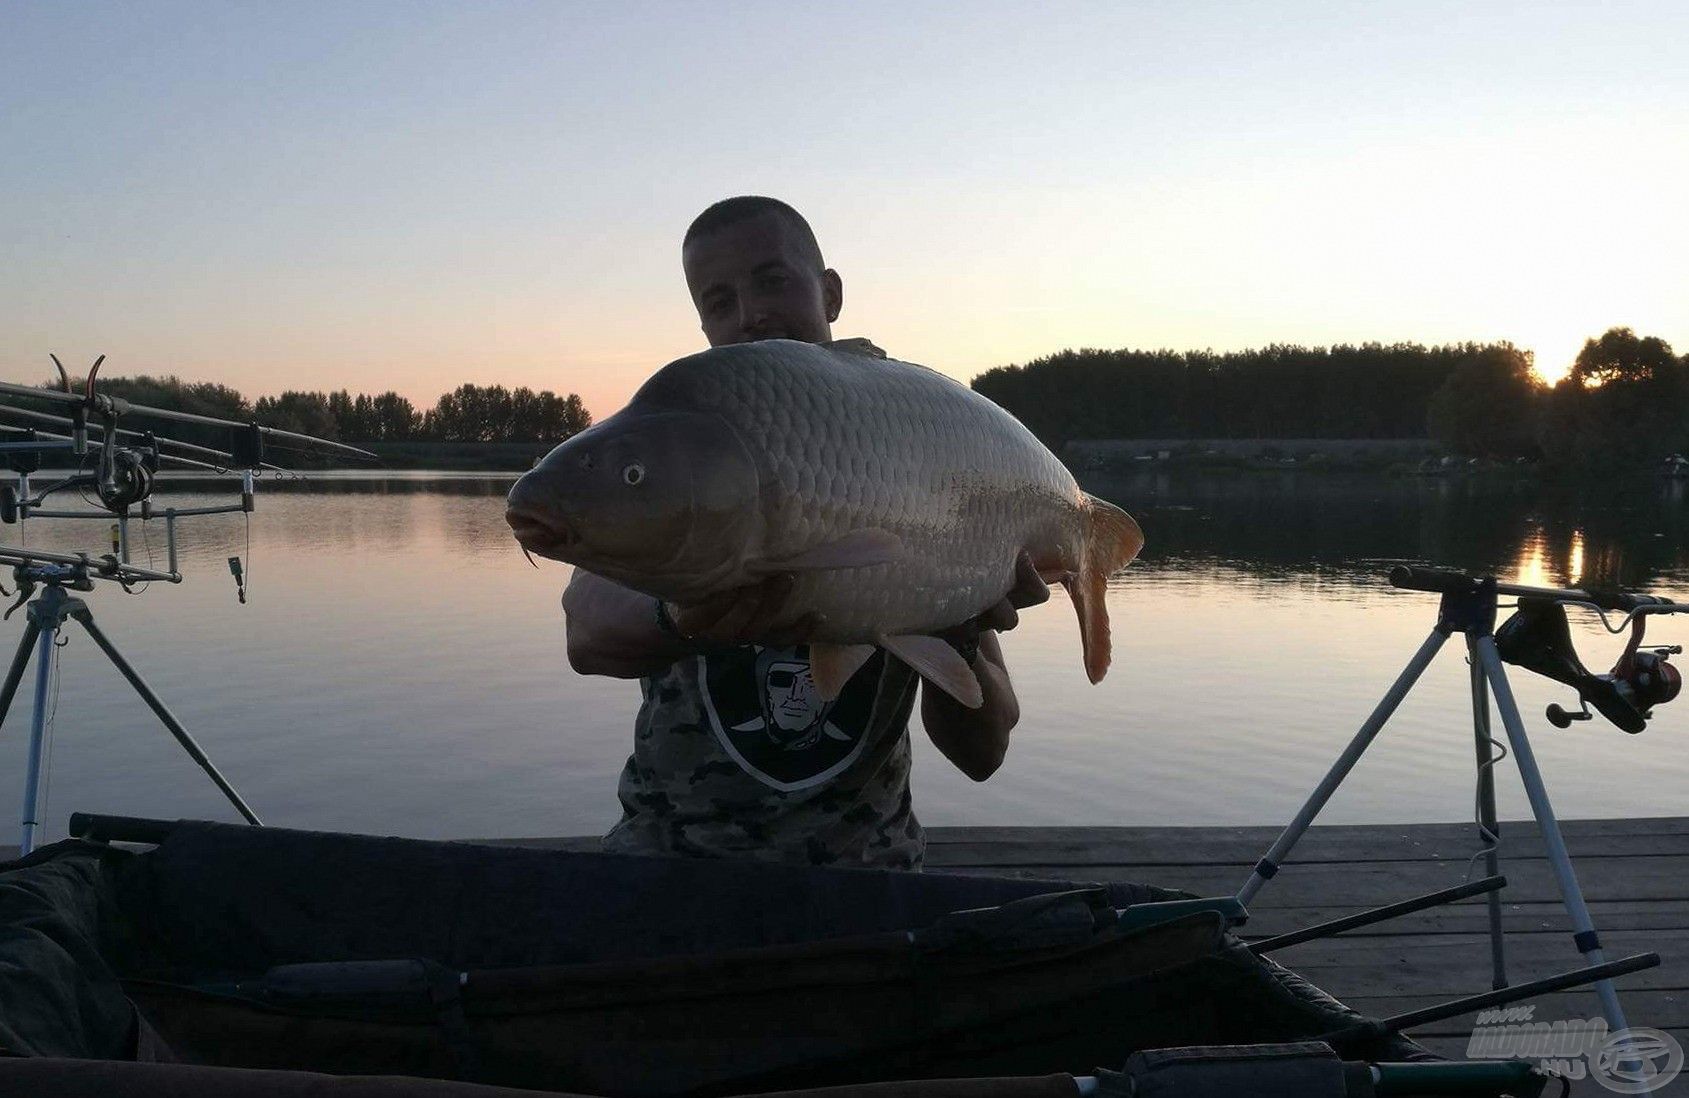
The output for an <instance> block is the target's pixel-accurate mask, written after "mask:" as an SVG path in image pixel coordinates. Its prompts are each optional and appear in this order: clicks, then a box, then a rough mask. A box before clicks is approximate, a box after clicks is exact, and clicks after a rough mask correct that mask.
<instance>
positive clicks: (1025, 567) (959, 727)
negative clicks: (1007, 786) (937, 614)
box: [921, 553, 1050, 782]
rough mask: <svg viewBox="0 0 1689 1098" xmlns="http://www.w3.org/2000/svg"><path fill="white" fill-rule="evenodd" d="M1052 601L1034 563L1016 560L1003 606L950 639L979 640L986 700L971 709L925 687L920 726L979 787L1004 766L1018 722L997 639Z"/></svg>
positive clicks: (977, 659)
mask: <svg viewBox="0 0 1689 1098" xmlns="http://www.w3.org/2000/svg"><path fill="white" fill-rule="evenodd" d="M1049 598H1050V587H1049V585H1048V584H1046V583H1045V582H1044V579H1043V577H1042V576H1040V575H1039V574H1038V569H1037V568H1036V567H1035V566H1034V565H1033V563H1032V558H1031V557H1030V556H1028V555H1027V554H1025V553H1022V554H1021V555H1020V557H1019V559H1017V560H1016V561H1015V585H1014V588H1013V589H1012V590H1010V592H1009V594H1008V596H1007V597H1005V598H1004V599H1003V601H1002V602H1000V603H998V604H997V605H996V606H993V607H992V608H991V609H990V610H987V611H986V612H985V613H984V614H981V615H980V616H979V617H978V618H977V619H976V620H974V621H972V622H970V623H968V624H967V625H965V626H962V627H960V628H959V629H956V630H952V631H951V633H950V634H948V635H949V636H951V637H953V638H955V639H957V640H967V639H969V637H970V636H972V637H976V638H977V639H978V642H979V652H978V654H976V655H975V656H974V658H973V663H972V665H971V666H972V667H973V672H974V677H976V678H977V679H979V687H980V693H981V694H982V695H984V701H983V702H982V703H981V704H980V707H979V708H978V709H969V708H968V707H967V706H965V705H963V704H962V703H961V702H959V701H957V700H956V699H955V698H952V697H951V696H950V695H949V694H946V693H945V692H944V691H942V690H939V689H938V688H936V687H934V686H932V685H930V684H927V683H923V684H922V685H921V723H922V724H923V725H925V726H926V730H927V736H928V737H929V738H931V740H932V742H933V745H934V746H935V747H937V748H938V750H939V751H940V752H941V753H943V755H944V757H945V758H947V759H949V760H950V761H951V762H953V763H955V764H956V768H957V769H958V770H960V771H961V772H962V773H964V774H966V775H967V776H968V777H970V778H972V779H973V780H974V781H976V782H983V781H984V780H985V779H987V778H989V777H991V775H992V774H995V773H996V772H997V768H998V767H1000V766H1002V765H1003V756H1004V755H1005V754H1006V753H1007V752H1008V750H1009V733H1010V732H1011V731H1012V730H1013V729H1014V727H1015V725H1016V723H1018V722H1019V721H1020V699H1018V698H1016V697H1015V688H1014V686H1013V684H1011V683H1010V682H1009V671H1008V666H1007V664H1005V663H1004V661H1003V647H1002V645H1000V644H999V643H998V642H997V634H998V633H1001V632H1007V631H1008V630H1010V629H1013V628H1014V627H1015V626H1016V625H1019V624H1020V613H1019V611H1020V609H1021V608H1024V607H1028V606H1037V605H1038V604H1039V603H1042V602H1047V601H1048V600H1049Z"/></svg>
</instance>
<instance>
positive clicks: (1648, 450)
mask: <svg viewBox="0 0 1689 1098" xmlns="http://www.w3.org/2000/svg"><path fill="white" fill-rule="evenodd" d="M1539 438H1540V440H1541V444H1542V449H1543V453H1544V455H1545V456H1546V457H1547V458H1548V459H1549V460H1550V461H1551V462H1553V463H1555V464H1557V465H1561V466H1563V467H1566V468H1572V469H1578V470H1581V471H1586V472H1599V473H1611V472H1620V473H1625V472H1635V471H1639V470H1642V469H1646V468H1648V467H1650V466H1652V465H1656V464H1658V463H1659V462H1660V461H1661V460H1662V459H1664V458H1665V457H1666V456H1668V455H1670V454H1673V453H1678V452H1681V451H1682V450H1683V449H1684V448H1685V444H1686V443H1689V361H1685V360H1682V359H1678V358H1676V357H1674V356H1673V355H1672V351H1671V347H1670V345H1669V344H1667V343H1666V342H1665V341H1664V340H1662V339H1657V338H1654V337H1652V336H1650V337H1647V338H1639V337H1638V336H1637V335H1636V333H1635V332H1632V331H1631V330H1630V329H1629V328H1612V329H1609V330H1608V331H1607V332H1606V333H1604V334H1603V335H1602V336H1601V338H1599V339H1591V340H1588V341H1587V342H1585V343H1584V345H1583V350H1582V351H1580V352H1578V358H1577V362H1576V363H1574V364H1573V366H1572V371H1571V373H1569V374H1568V375H1567V376H1566V377H1564V378H1562V379H1561V380H1560V383H1559V384H1557V385H1556V386H1555V387H1554V391H1553V392H1552V393H1551V394H1550V395H1549V398H1548V401H1547V403H1546V407H1545V410H1544V414H1543V417H1542V422H1541V427H1540V431H1539Z"/></svg>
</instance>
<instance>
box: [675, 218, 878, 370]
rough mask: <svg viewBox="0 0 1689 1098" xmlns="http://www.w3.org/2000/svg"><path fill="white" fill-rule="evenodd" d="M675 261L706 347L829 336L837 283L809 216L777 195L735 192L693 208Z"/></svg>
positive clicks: (840, 295)
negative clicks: (705, 206) (695, 211)
mask: <svg viewBox="0 0 1689 1098" xmlns="http://www.w3.org/2000/svg"><path fill="white" fill-rule="evenodd" d="M680 265H681V268H682V269H683V270H684V271H685V273H686V289H687V291H688V292H689V293H690V294H691V295H692V304H693V305H695V306H696V307H697V309H698V320H699V326H700V327H701V328H702V329H703V332H704V337H705V338H706V339H708V340H709V341H710V346H712V347H722V346H725V345H727V344H731V343H750V342H753V341H755V340H759V339H796V340H801V341H803V342H805V343H825V342H826V341H827V340H829V339H832V338H833V334H832V333H833V330H832V323H833V321H835V320H837V319H838V318H839V309H840V308H842V307H843V305H844V284H843V283H842V282H840V281H839V275H838V272H837V271H830V270H828V269H827V267H826V264H825V263H823V262H822V259H821V246H820V245H819V244H817V243H816V242H815V233H814V232H813V231H812V230H811V229H810V227H809V222H807V221H805V220H804V219H803V215H802V214H800V213H798V211H796V210H794V209H792V208H791V207H790V206H788V205H786V204H785V203H784V202H781V201H779V200H778V199H773V198H763V197H761V196H758V195H742V196H740V197H738V198H728V199H724V200H722V201H720V202H717V203H716V204H715V205H713V206H711V207H710V208H709V209H707V210H705V211H704V212H703V213H701V214H699V215H698V217H697V219H696V220H694V221H693V222H692V227H691V228H689V229H687V230H686V237H685V239H683V240H682V241H681V245H680Z"/></svg>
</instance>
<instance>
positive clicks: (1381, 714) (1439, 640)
mask: <svg viewBox="0 0 1689 1098" xmlns="http://www.w3.org/2000/svg"><path fill="white" fill-rule="evenodd" d="M1446 640H1448V634H1447V633H1444V632H1443V631H1442V630H1441V629H1440V628H1439V629H1433V630H1431V635H1430V636H1428V637H1426V638H1425V643H1424V644H1421V645H1420V646H1419V651H1417V652H1415V653H1414V654H1413V658H1412V659H1410V660H1409V661H1408V665H1407V667H1405V668H1403V669H1402V673H1401V674H1400V675H1399V676H1397V678H1396V681H1395V682H1394V683H1392V684H1391V686H1390V689H1389V690H1387V691H1385V693H1384V697H1383V699H1382V700H1381V701H1380V702H1379V703H1378V707H1377V708H1376V709H1374V710H1373V711H1372V715H1371V716H1369V717H1367V719H1366V723H1364V724H1362V725H1361V727H1360V731H1358V732H1356V733H1355V737H1354V739H1352V740H1350V741H1349V746H1347V747H1345V748H1344V749H1343V754H1341V755H1339V756H1338V757H1337V761H1336V762H1335V763H1332V764H1331V769H1330V770H1329V771H1327V772H1326V775H1325V777H1324V778H1322V779H1320V784H1319V785H1318V786H1316V787H1315V788H1314V791H1313V793H1311V794H1309V796H1308V800H1307V802H1306V803H1305V804H1303V805H1302V810H1301V811H1300V812H1298V813H1296V818H1295V819H1294V820H1291V821H1290V825H1289V826H1288V827H1286V828H1285V829H1284V831H1283V833H1281V834H1280V835H1279V837H1278V838H1277V839H1276V840H1274V842H1273V845H1272V849H1270V850H1268V851H1267V853H1266V854H1265V855H1263V856H1262V858H1261V860H1260V861H1258V862H1256V863H1255V869H1254V871H1253V872H1251V873H1250V874H1249V879H1248V880H1247V881H1245V882H1243V887H1242V888H1240V889H1238V891H1237V899H1238V902H1239V903H1243V904H1247V903H1249V901H1250V900H1252V899H1254V898H1255V894H1256V893H1257V892H1259V891H1261V886H1262V885H1264V884H1266V883H1267V881H1269V880H1271V879H1272V877H1273V876H1274V875H1276V874H1277V873H1278V870H1279V866H1280V865H1282V864H1283V863H1284V859H1285V856H1286V855H1288V854H1289V853H1290V849H1291V847H1293V846H1295V845H1296V841H1297V840H1298V839H1300V838H1301V837H1302V834H1303V832H1305V831H1307V830H1308V826H1309V825H1310V824H1312V823H1313V822H1314V817H1315V816H1317V815H1319V812H1320V809H1322V808H1324V807H1325V802H1327V801H1329V800H1330V799H1331V795H1332V794H1333V793H1335V792H1337V787H1338V786H1339V785H1342V784H1343V779H1344V778H1346V777H1348V776H1349V771H1351V770H1353V769H1354V768H1355V764H1356V763H1357V762H1359V761H1360V758H1361V756H1362V755H1363V754H1365V753H1366V749H1367V747H1368V746H1370V745H1371V743H1372V741H1373V739H1374V738H1376V737H1377V735H1378V732H1379V730H1380V729H1382V728H1383V727H1384V724H1385V722H1386V721H1388V720H1389V719H1390V716H1391V715H1392V714H1393V713H1395V711H1396V708H1397V707H1398V706H1400V705H1401V704H1402V699H1403V698H1405V697H1407V694H1408V691H1409V690H1412V689H1413V684H1414V683H1416V682H1418V681H1419V676H1420V675H1422V674H1424V673H1425V669H1426V668H1427V667H1429V666H1430V664H1431V661H1432V660H1433V659H1434V658H1436V655H1437V652H1438V651H1439V650H1440V649H1441V648H1442V647H1443V642H1444V641H1446Z"/></svg>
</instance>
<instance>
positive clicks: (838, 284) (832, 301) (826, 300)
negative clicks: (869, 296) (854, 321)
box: [821, 267, 844, 324]
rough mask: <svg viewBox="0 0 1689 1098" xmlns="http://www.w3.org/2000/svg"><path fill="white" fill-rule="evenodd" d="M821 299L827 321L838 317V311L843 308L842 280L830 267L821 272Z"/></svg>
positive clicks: (831, 321)
mask: <svg viewBox="0 0 1689 1098" xmlns="http://www.w3.org/2000/svg"><path fill="white" fill-rule="evenodd" d="M821 300H822V304H823V305H825V306H826V310H827V323H829V324H831V323H833V321H835V320H837V319H839V312H840V310H842V309H843V308H844V282H843V281H842V280H840V278H839V272H837V271H835V270H833V269H832V268H831V267H829V268H827V269H826V270H825V271H822V272H821Z"/></svg>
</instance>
